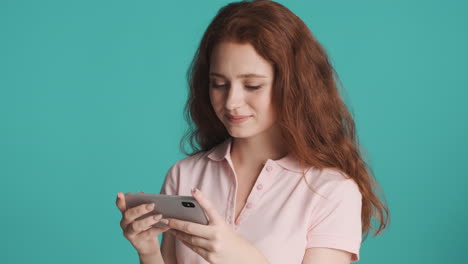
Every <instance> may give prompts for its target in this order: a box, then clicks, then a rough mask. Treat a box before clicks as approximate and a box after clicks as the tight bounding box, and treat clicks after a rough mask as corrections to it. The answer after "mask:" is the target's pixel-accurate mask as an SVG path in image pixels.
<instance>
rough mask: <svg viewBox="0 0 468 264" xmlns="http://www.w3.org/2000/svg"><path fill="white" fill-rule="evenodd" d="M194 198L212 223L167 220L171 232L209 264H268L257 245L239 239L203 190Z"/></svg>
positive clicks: (196, 191) (193, 194) (194, 195)
mask: <svg viewBox="0 0 468 264" xmlns="http://www.w3.org/2000/svg"><path fill="white" fill-rule="evenodd" d="M192 196H193V197H194V198H195V200H197V202H198V203H199V204H200V206H201V207H202V208H203V210H204V211H205V213H206V215H207V216H208V217H209V224H208V225H201V224H197V223H192V222H187V221H182V220H178V219H174V218H167V219H168V220H169V223H168V226H169V227H170V228H171V229H170V230H169V231H168V232H170V233H172V234H174V235H175V236H176V237H177V238H178V239H179V240H180V241H182V243H184V244H185V245H186V246H187V247H189V248H190V249H192V250H193V251H194V252H196V253H197V254H198V255H200V256H201V257H202V258H204V259H205V260H206V261H208V262H209V263H223V264H228V263H236V264H237V263H268V261H267V260H266V258H265V256H263V254H262V253H261V252H260V251H259V250H258V249H257V248H256V247H255V246H253V245H252V244H250V243H249V242H248V241H246V240H245V239H243V238H242V237H241V236H239V235H238V234H237V233H236V232H235V231H234V230H233V229H232V228H231V226H230V225H229V224H228V223H226V222H225V221H224V219H223V218H222V217H221V216H220V215H219V214H218V212H217V211H216V209H215V208H214V206H213V204H212V203H211V202H210V201H209V200H208V198H206V197H205V196H204V195H203V193H202V192H201V191H200V190H198V189H196V188H195V192H194V191H192Z"/></svg>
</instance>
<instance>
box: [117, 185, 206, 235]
mask: <svg viewBox="0 0 468 264" xmlns="http://www.w3.org/2000/svg"><path fill="white" fill-rule="evenodd" d="M125 203H126V205H127V208H132V207H135V206H139V205H141V204H146V203H154V204H155V206H154V210H153V211H151V212H148V213H146V214H144V215H142V216H140V217H138V218H136V219H135V220H140V219H143V218H145V217H148V216H150V215H155V214H162V216H163V218H175V219H179V220H183V221H189V222H193V223H197V224H203V225H207V224H208V217H207V216H206V214H205V212H204V211H203V209H202V208H201V206H200V205H199V204H198V202H197V200H195V198H193V197H192V196H179V195H166V194H152V193H135V192H128V193H125ZM152 226H154V227H158V228H164V227H166V225H165V224H163V223H159V222H158V223H155V224H154V225H152Z"/></svg>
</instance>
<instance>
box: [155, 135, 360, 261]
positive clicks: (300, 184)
mask: <svg viewBox="0 0 468 264" xmlns="http://www.w3.org/2000/svg"><path fill="white" fill-rule="evenodd" d="M231 141H232V140H231V138H230V139H228V140H226V141H225V142H223V143H221V144H219V145H218V146H216V147H214V148H213V149H211V150H209V151H206V152H201V153H198V154H196V155H194V156H191V157H187V158H184V159H182V160H179V161H178V162H176V163H175V164H174V165H173V166H172V167H171V168H170V169H169V171H168V173H167V175H166V179H165V181H164V184H163V186H162V188H161V193H162V194H171V195H191V193H190V189H191V188H192V187H197V188H198V189H200V190H201V191H202V192H203V193H204V194H205V196H206V197H207V198H208V199H209V200H210V201H211V202H212V203H213V204H214V206H215V207H216V208H217V210H218V213H219V214H220V215H221V216H223V217H224V219H225V220H226V222H227V223H229V224H230V225H231V226H232V228H233V230H235V232H237V233H238V234H240V235H241V236H242V237H243V238H245V239H246V240H247V241H249V242H250V243H251V244H253V245H254V246H255V247H257V248H258V249H259V250H260V251H261V252H262V253H263V254H264V255H265V257H266V258H267V259H268V260H269V261H270V263H272V264H273V263H278V264H285V263H288V264H290V263H291V264H292V263H298V264H299V263H301V262H302V259H303V257H304V254H305V251H306V249H307V248H311V247H326V248H335V249H341V250H345V251H348V252H351V253H353V254H352V262H355V261H358V260H359V249H360V245H361V202H362V201H361V193H360V191H359V188H358V186H357V184H356V183H355V182H354V180H352V179H350V178H348V177H346V176H345V174H343V173H340V172H339V171H338V170H332V169H323V170H318V169H315V168H309V169H308V170H307V171H306V178H307V183H308V184H310V185H312V187H313V189H314V190H315V191H316V192H318V193H320V194H321V195H322V196H323V197H322V196H320V195H318V194H316V193H314V192H313V191H311V190H310V189H309V188H308V187H307V185H306V184H307V183H306V182H305V181H304V178H303V177H302V171H301V168H300V166H299V163H298V162H297V161H296V160H295V159H293V158H292V157H291V156H290V155H287V156H285V157H283V158H281V159H279V160H271V159H268V160H267V162H266V163H265V165H264V167H263V169H262V171H261V172H260V174H259V176H258V178H257V180H256V182H255V184H254V186H253V188H252V190H251V192H250V194H249V196H248V198H247V202H246V204H245V206H244V208H242V210H241V212H240V215H239V217H238V218H237V219H233V218H234V208H235V204H234V203H235V201H236V199H235V195H236V190H237V178H236V175H235V172H234V169H233V163H232V160H231V155H230V149H231ZM175 243H176V246H175V252H176V258H177V262H178V263H179V264H182V263H195V264H198V263H200V264H201V263H204V264H205V263H208V262H206V261H205V260H204V259H203V258H202V257H200V256H199V255H198V254H197V253H195V252H193V251H192V250H191V249H190V248H188V247H187V246H185V245H184V244H183V243H182V242H180V241H179V240H177V239H176V242H175Z"/></svg>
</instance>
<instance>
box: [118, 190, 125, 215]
mask: <svg viewBox="0 0 468 264" xmlns="http://www.w3.org/2000/svg"><path fill="white" fill-rule="evenodd" d="M123 196H124V195H123V193H121V192H118V193H117V199H116V201H115V203H116V205H117V208H119V210H120V212H122V214H123V213H124V212H125V211H126V210H127V204H126V203H125V197H123Z"/></svg>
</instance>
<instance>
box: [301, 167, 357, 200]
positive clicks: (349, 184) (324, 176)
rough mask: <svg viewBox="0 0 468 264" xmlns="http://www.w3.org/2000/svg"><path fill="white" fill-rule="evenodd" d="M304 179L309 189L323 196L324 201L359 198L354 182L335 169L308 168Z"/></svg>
mask: <svg viewBox="0 0 468 264" xmlns="http://www.w3.org/2000/svg"><path fill="white" fill-rule="evenodd" d="M305 178H306V180H307V183H308V184H309V185H310V187H311V188H312V189H313V190H314V191H317V192H318V193H319V194H320V195H322V196H323V198H324V199H325V200H334V201H337V200H341V199H346V198H350V197H358V198H360V197H361V192H360V190H359V186H358V185H357V183H356V181H355V180H354V179H352V178H351V177H350V176H349V175H347V174H346V173H344V172H343V171H341V170H339V169H335V168H323V169H317V168H314V167H311V168H309V170H308V171H307V172H306V174H305Z"/></svg>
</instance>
